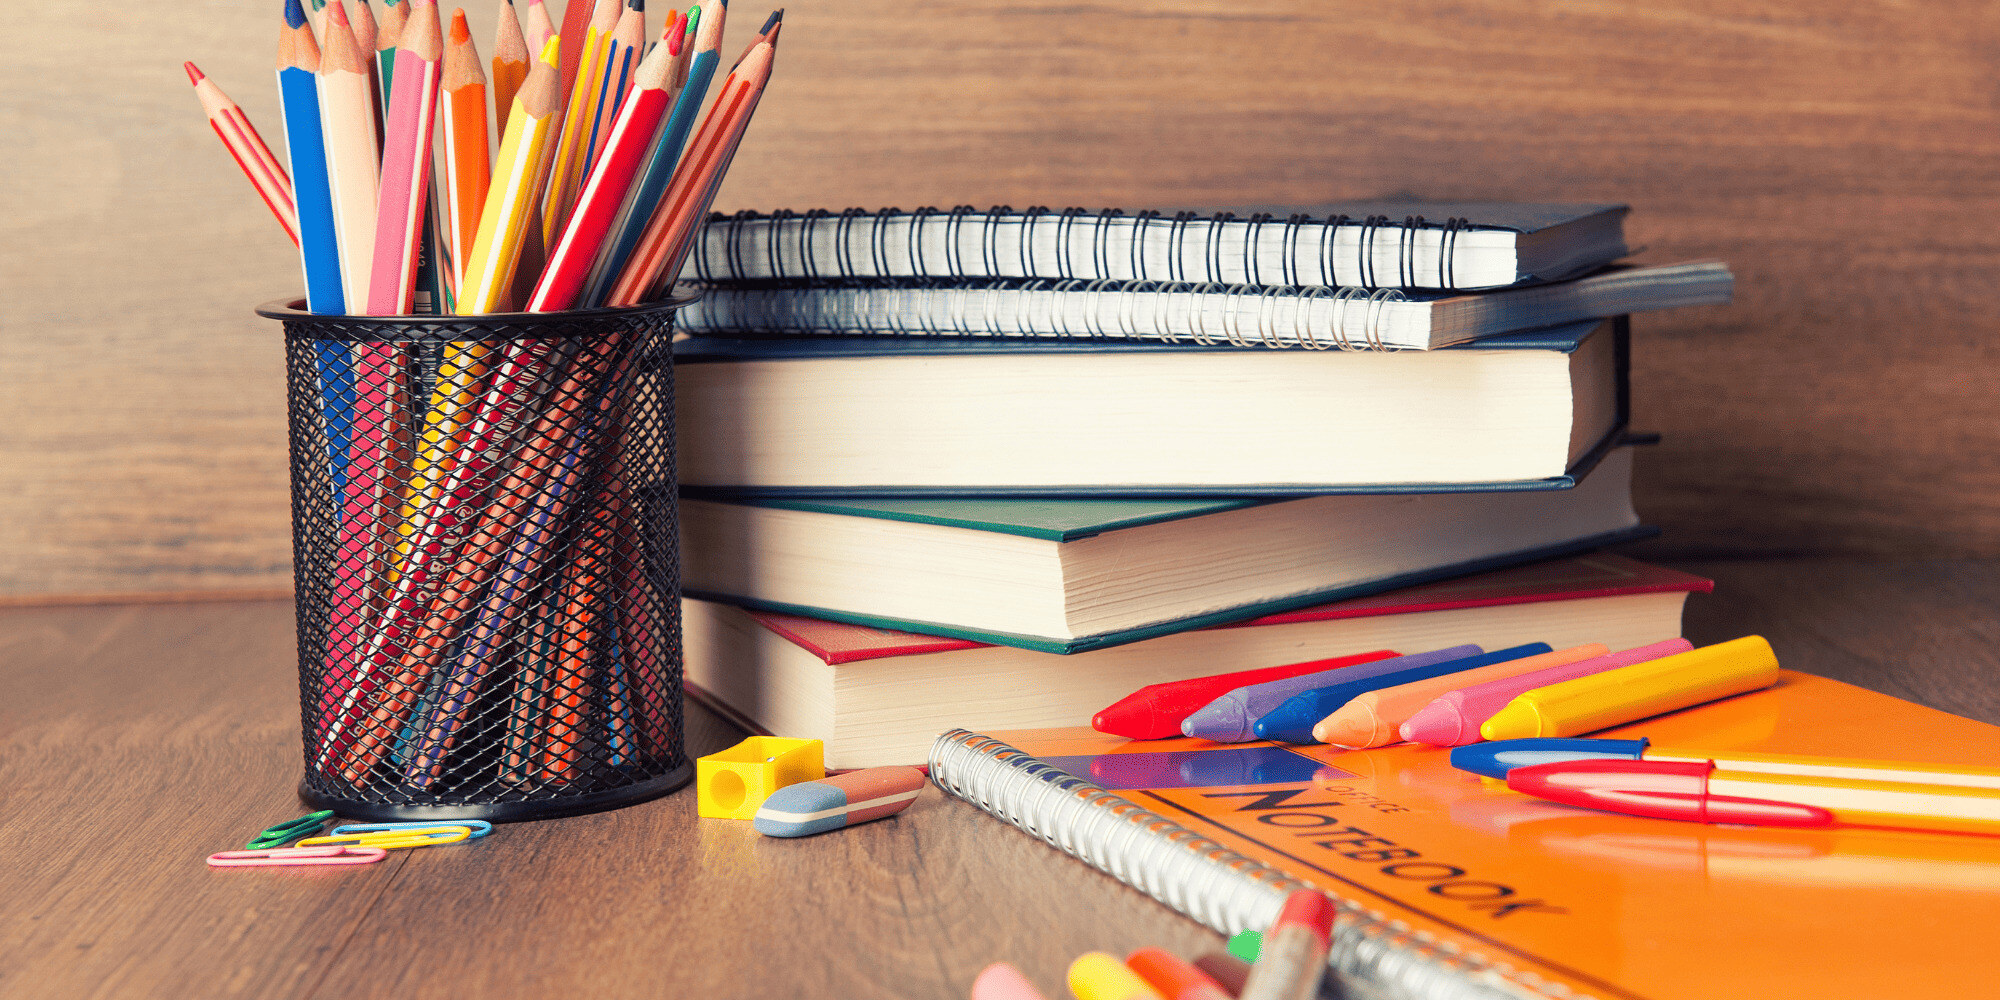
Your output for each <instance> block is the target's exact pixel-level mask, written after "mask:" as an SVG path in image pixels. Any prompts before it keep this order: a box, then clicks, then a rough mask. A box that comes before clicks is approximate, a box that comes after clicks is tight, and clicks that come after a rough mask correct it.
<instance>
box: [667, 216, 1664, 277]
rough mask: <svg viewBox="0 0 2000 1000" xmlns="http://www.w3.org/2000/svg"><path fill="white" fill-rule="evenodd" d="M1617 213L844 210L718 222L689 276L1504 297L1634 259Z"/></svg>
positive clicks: (706, 237)
mask: <svg viewBox="0 0 2000 1000" xmlns="http://www.w3.org/2000/svg"><path fill="white" fill-rule="evenodd" d="M1626 213H1627V209H1626V207H1625V206H1623V205H1532V204H1511V203H1498V202H1434V201H1414V200H1411V201H1375V202H1341V203H1336V204H1331V205H1316V206H1311V207H1263V208H1247V207H1246V208H1237V209H1235V210H1234V211H1212V210H1203V211H1182V212H1174V213H1165V212H1158V211H1146V212H1139V213H1137V214H1135V215H1129V216H1128V215H1126V214H1125V213H1124V212H1122V211H1120V210H1118V209H1102V210H1092V209H1082V208H1069V209H1063V210H1062V211H1060V212H1052V211H1050V210H1048V209H1045V208H1030V209H1027V210H1026V211H1021V212H1016V211H1014V210H1013V209H1011V208H1004V207H1002V208H991V209H986V210H983V211H982V210H978V209H974V208H973V207H972V206H970V205H961V206H959V207H957V208H954V209H950V210H948V211H941V210H939V209H935V208H920V209H917V210H916V211H913V212H904V211H902V210H900V209H894V208H889V209H881V210H879V211H872V212H871V211H867V210H865V209H859V208H850V209H847V210H846V211H844V212H840V213H837V214H836V213H832V212H827V211H824V210H816V211H812V212H807V213H805V214H803V215H800V214H796V213H793V212H789V211H782V212H775V213H771V214H768V215H767V214H763V213H758V212H739V213H737V214H735V215H727V216H726V215H720V214H718V215H715V216H713V217H711V218H710V220H709V224H708V226H707V228H706V230H705V231H704V232H703V234H702V238H701V242H700V243H699V244H698V245H697V247H696V249H695V252H694V253H693V254H691V255H690V257H689V261H688V264H687V267H686V269H685V270H684V271H683V272H682V274H681V277H682V278H683V279H685V280H689V281H702V282H708V283H718V282H720V283H727V282H740V281H764V280H779V281H785V280H798V281H822V280H842V279H849V278H909V277H916V278H948V279H966V278H1049V279H1056V280H1061V279H1069V278H1075V279H1081V280H1085V281H1094V280H1099V279H1105V280H1112V281H1147V280H1155V281H1211V282H1221V283H1225V284H1251V285H1315V284H1316V285H1323V286H1333V285H1347V286H1354V287H1361V288H1382V287H1397V288H1444V289H1473V288H1500V287H1505V286H1508V285H1517V284H1524V283H1527V282H1532V281H1557V280H1561V279H1563V278H1568V277H1572V276H1575V275H1578V274H1582V273H1585V272H1587V271H1590V270H1593V269H1595V268H1598V267H1601V266H1603V265H1605V264H1608V263H1610V262H1612V261H1614V260H1617V259H1618V258H1620V257H1623V256H1625V254H1626V248H1625V230H1624V222H1625V215H1626Z"/></svg>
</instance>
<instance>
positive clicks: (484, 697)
mask: <svg viewBox="0 0 2000 1000" xmlns="http://www.w3.org/2000/svg"><path fill="white" fill-rule="evenodd" d="M678 304H679V303H678V302H675V303H668V304H666V305H663V306H658V307H652V308H647V309H640V310H619V311H615V312H611V311H603V312H586V313H558V314H550V315H547V316H541V315H533V316H524V315H518V314H517V315H508V316H497V317H399V318H395V319H379V318H356V317H319V316H305V315H302V314H299V313H295V312H289V311H284V310H268V309H267V310H266V314H267V315H274V316H277V317H278V318H280V319H282V320H283V321H284V324H285V347H286V361H287V368H288V378H287V388H288V405H289V415H290V423H291V477H292V532H293V539H292V543H293V558H294V575H295V576H296V579H297V589H298V641H299V681H300V696H301V698H300V708H301V721H302V731H303V734H304V745H305V764H306V768H305V779H304V782H303V785H302V790H303V791H304V792H306V793H307V794H308V797H309V798H320V799H326V800H338V801H343V802H350V803H361V804H372V805H377V806H383V807H423V806H464V805H476V804H505V803H536V802H544V803H555V804H558V805H559V804H560V802H561V801H563V800H575V799H577V798H579V797H583V796H590V797H592V798H593V800H596V801H600V802H603V801H605V800H606V798H607V796H606V795H605V793H607V792H615V791H616V790H617V789H620V788H625V787H630V786H636V785H641V784H644V783H647V782H651V781H656V780H657V779H661V778H663V777H665V776H667V775H669V774H670V773H672V772H675V771H676V770H678V769H682V768H684V767H685V766H686V765H687V763H688V762H687V760H686V757H685V752H684V749H683V744H682V727H681V724H682V718H681V660H680V648H681V641H680V640H681V636H680V605H679V600H678V598H679V589H680V579H679V572H678V568H677V561H676V559H675V538H676V527H675V522H674V517H675V511H674V504H673V499H674V489H673V469H674V455H673V407H672V403H673V370H672V364H671V353H670V349H669V342H670V340H671V338H672V327H673V307H674V306H675V305H678ZM610 798H612V799H615V798H616V796H615V794H614V795H612V796H610ZM605 804H616V803H615V802H606V803H605Z"/></svg>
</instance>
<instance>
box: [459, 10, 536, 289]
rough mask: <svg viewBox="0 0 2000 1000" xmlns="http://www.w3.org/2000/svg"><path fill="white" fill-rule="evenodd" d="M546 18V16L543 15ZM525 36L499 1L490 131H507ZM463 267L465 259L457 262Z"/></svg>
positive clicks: (523, 66)
mask: <svg viewBox="0 0 2000 1000" xmlns="http://www.w3.org/2000/svg"><path fill="white" fill-rule="evenodd" d="M543 16H544V17H546V16H547V15H543ZM528 61H529V55H528V39H527V36H525V35H523V34H522V33H521V17H520V15H519V14H516V13H515V12H514V0H501V3H500V18H499V24H498V26H497V27H496V28H495V29H494V32H493V132H494V134H495V135H506V134H507V112H509V111H512V110H513V109H514V95H515V94H517V93H520V91H521V81H523V80H526V79H527V78H528ZM459 269H460V270H461V271H463V270H464V262H463V261H461V262H460V263H459Z"/></svg>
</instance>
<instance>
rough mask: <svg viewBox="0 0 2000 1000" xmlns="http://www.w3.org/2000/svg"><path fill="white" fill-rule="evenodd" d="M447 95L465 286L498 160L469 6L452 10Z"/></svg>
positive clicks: (453, 219)
mask: <svg viewBox="0 0 2000 1000" xmlns="http://www.w3.org/2000/svg"><path fill="white" fill-rule="evenodd" d="M442 86H443V88H444V98H443V100H442V101H440V102H439V106H438V113H439V115H440V116H441V118H442V121H443V125H444V140H445V157H444V206H445V230H446V233H447V236H448V238H449V241H450V246H451V267H452V287H454V288H458V289H461V294H463V291H462V290H463V289H464V287H465V269H466V266H467V262H468V261H469V260H471V258H472V246H473V243H475V242H476V241H477V240H478V238H479V214H480V211H481V210H482V209H484V208H485V206H486V187H487V185H488V184H489V183H491V182H492V173H493V164H492V161H491V160H490V159H489V158H488V157H487V154H486V77H485V75H484V74H483V73H482V72H481V71H480V68H479V50H478V49H476V48H474V47H473V44H472V30H471V29H470V28H469V27H468V26H467V25H466V23H465V10H464V8H456V9H454V10H453V11H452V12H451V36H450V38H449V39H448V40H447V42H446V44H445V49H444V80H443V84H442Z"/></svg>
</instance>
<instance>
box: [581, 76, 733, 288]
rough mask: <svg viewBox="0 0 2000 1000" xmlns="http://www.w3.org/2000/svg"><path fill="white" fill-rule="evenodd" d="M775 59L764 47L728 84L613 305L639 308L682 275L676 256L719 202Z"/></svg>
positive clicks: (633, 258)
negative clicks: (719, 184)
mask: <svg viewBox="0 0 2000 1000" xmlns="http://www.w3.org/2000/svg"><path fill="white" fill-rule="evenodd" d="M771 55H772V48H771V45H770V43H769V42H768V41H766V42H759V43H758V44H757V47H756V48H755V49H754V50H752V51H751V53H750V57H749V58H748V59H745V60H744V61H743V64H742V65H741V66H738V67H737V68H736V70H735V72H732V73H730V74H729V78H728V79H727V80H724V81H723V83H722V92H721V94H720V95H719V96H718V97H717V98H716V101H715V105H714V107H712V108H710V109H709V112H708V117H707V118H705V119H703V121H702V124H701V128H700V130H699V131H697V132H696V133H695V137H694V140H693V142H692V143H691V144H690V146H689V148H688V153H687V156H686V157H685V159H684V160H683V162H682V164H681V166H680V168H679V169H677V170H676V171H675V172H674V179H673V183H672V184H671V185H669V186H668V188H667V193H666V196H665V197H664V198H662V199H661V201H660V207H659V208H658V209H657V210H656V211H654V213H653V218H652V220H651V221H650V222H648V223H647V226H646V230H645V232H644V233H643V234H642V235H641V236H640V239H639V243H638V246H637V247H636V248H635V249H634V251H633V253H632V256H631V259H629V260H628V261H626V264H625V268H624V271H623V272H622V273H620V274H619V276H618V281H617V283H616V284H614V285H613V286H612V289H611V294H610V296H609V298H608V301H607V304H608V305H613V306H631V305H637V304H638V303H640V302H642V301H645V298H646V296H647V295H648V294H649V290H650V289H651V288H652V287H653V286H654V284H655V283H656V282H659V281H662V280H665V281H671V280H672V276H673V275H674V274H676V273H678V270H679V266H680V264H679V260H678V259H677V257H676V254H677V252H678V251H679V250H680V244H682V243H684V242H686V241H685V240H684V239H683V238H682V237H683V236H684V235H685V234H688V233H692V232H694V231H696V227H697V225H698V224H699V223H700V221H701V213H702V212H705V211H706V210H707V207H708V204H709V202H710V201H712V200H713V198H714V195H715V183H714V182H715V181H716V180H717V179H718V178H720V177H721V175H722V173H723V171H724V170H726V169H727V161H728V159H729V157H730V155H731V154H733V153H734V151H735V144H736V142H738V141H740V140H741V139H742V137H743V130H744V129H745V128H746V127H748V125H749V123H750V115H751V113H752V112H753V111H755V110H756V103H757V98H758V97H759V96H760V95H761V93H762V91H763V88H764V84H765V82H766V81H767V80H769V78H770V75H771Z"/></svg>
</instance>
